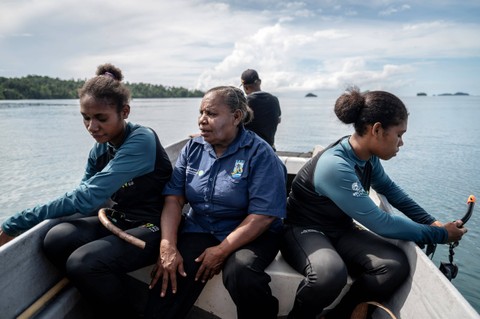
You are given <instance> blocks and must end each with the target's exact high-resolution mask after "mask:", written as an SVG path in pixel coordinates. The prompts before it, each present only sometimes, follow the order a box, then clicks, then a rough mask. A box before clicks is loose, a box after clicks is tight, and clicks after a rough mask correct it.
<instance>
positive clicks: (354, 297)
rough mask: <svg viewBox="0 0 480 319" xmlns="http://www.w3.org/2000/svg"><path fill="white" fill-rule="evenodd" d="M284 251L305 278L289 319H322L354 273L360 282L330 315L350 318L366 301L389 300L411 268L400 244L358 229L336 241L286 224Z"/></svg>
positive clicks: (336, 318) (288, 259)
mask: <svg viewBox="0 0 480 319" xmlns="http://www.w3.org/2000/svg"><path fill="white" fill-rule="evenodd" d="M280 249H281V252H282V256H283V257H284V258H285V260H286V261H287V262H288V263H289V264H290V265H291V266H292V267H293V268H294V269H295V270H297V271H298V272H299V273H301V274H302V275H304V276H305V278H304V279H303V280H302V281H301V282H300V284H299V286H298V289H297V293H296V298H295V303H294V306H293V309H292V310H291V312H290V314H289V318H301V319H309V318H316V316H317V315H319V314H320V313H322V311H323V310H324V308H326V307H328V306H329V305H330V304H332V302H334V301H335V299H336V298H337V297H338V296H339V294H340V293H341V291H342V289H343V288H344V287H345V285H346V283H347V276H348V274H350V275H351V276H352V277H353V278H355V281H354V283H353V284H352V286H351V287H350V289H349V290H348V292H347V294H346V295H345V296H344V297H343V298H342V300H341V301H340V303H339V304H338V305H337V306H336V307H335V308H334V309H333V310H332V311H330V312H328V313H327V314H326V317H327V318H335V319H343V318H350V315H351V313H352V311H353V309H354V307H355V306H356V305H357V304H358V303H360V302H363V301H372V300H374V301H378V302H383V301H385V300H387V299H388V298H389V297H390V296H391V295H392V293H394V292H395V290H396V289H397V288H398V287H399V286H400V284H401V283H403V282H404V281H405V279H406V278H407V276H408V274H409V272H410V267H409V263H408V259H407V257H406V255H405V253H404V252H403V251H402V250H401V249H400V248H398V247H397V246H396V245H394V244H392V243H390V242H388V241H386V240H385V239H383V238H381V237H380V236H378V235H376V234H373V233H371V232H369V231H366V230H362V229H358V228H355V229H353V230H351V231H347V232H345V233H343V234H342V235H341V236H340V237H339V238H337V239H336V240H331V239H329V238H328V237H327V236H325V235H324V234H323V233H322V232H319V231H317V230H314V229H311V228H308V227H295V226H285V232H284V236H283V239H282V243H281V248H280Z"/></svg>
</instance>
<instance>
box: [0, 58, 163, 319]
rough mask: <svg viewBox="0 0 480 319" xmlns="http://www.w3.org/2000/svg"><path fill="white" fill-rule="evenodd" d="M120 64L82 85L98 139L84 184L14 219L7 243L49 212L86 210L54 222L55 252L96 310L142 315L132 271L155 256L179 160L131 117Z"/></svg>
mask: <svg viewBox="0 0 480 319" xmlns="http://www.w3.org/2000/svg"><path fill="white" fill-rule="evenodd" d="M122 79H123V75H122V72H121V70H120V69H118V68H116V67H115V66H113V65H111V64H104V65H100V66H99V67H98V69H97V76H95V77H93V78H91V79H90V80H88V81H87V82H86V83H85V85H84V86H83V87H82V88H81V89H80V90H79V96H80V113H81V114H82V117H83V122H84V125H85V127H86V129H87V131H88V133H89V134H91V136H92V137H93V138H94V139H95V141H96V143H95V144H94V146H93V148H92V149H91V151H90V154H89V156H88V162H87V166H86V171H85V175H84V177H83V178H82V181H81V183H80V185H78V186H77V187H76V188H75V189H73V190H71V191H69V192H67V193H65V194H64V195H63V196H61V197H59V198H57V199H55V200H53V201H51V202H49V203H46V204H44V205H38V206H36V207H34V208H30V209H26V210H24V211H22V212H19V213H17V214H16V215H14V216H12V217H10V218H9V219H7V220H6V221H5V222H4V223H3V225H2V230H1V231H0V245H1V244H3V243H5V242H7V241H8V240H11V239H13V237H14V236H17V235H19V234H21V233H22V232H24V231H26V230H28V229H30V228H32V227H33V226H35V225H36V224H38V223H40V222H41V221H43V220H46V219H53V218H59V217H64V216H69V215H73V214H76V213H79V214H82V215H84V216H81V217H79V218H74V219H69V220H68V221H64V222H61V223H60V224H58V225H56V226H54V227H53V228H52V229H50V231H49V232H48V233H47V235H46V237H45V240H44V250H45V253H46V255H47V257H48V258H49V259H50V261H52V263H53V264H54V265H55V266H57V267H58V269H60V270H61V271H62V272H64V273H65V274H66V276H67V277H68V278H69V279H70V281H71V282H73V284H74V285H75V286H76V287H77V288H78V289H79V291H80V292H81V293H82V295H83V296H84V297H85V298H86V299H87V300H89V301H90V302H91V305H92V310H93V316H94V317H95V318H129V319H132V318H136V317H137V315H136V314H135V313H134V309H133V303H132V301H131V300H130V299H129V298H128V295H127V290H126V287H125V283H124V277H125V274H126V273H128V272H130V271H133V270H135V269H138V268H141V267H144V266H147V265H150V264H153V263H154V262H155V260H156V258H157V253H158V243H159V240H160V231H159V222H158V218H159V216H160V213H161V211H162V208H163V203H164V200H163V196H162V195H161V193H162V190H163V187H164V185H165V184H166V183H167V181H168V180H169V178H170V176H171V172H172V164H171V163H170V160H169V158H168V156H167V153H166V152H165V150H164V148H163V146H162V145H161V144H160V141H159V139H158V137H157V135H156V133H155V132H154V131H153V130H152V129H150V128H147V127H143V126H140V125H136V124H132V123H128V122H127V121H126V119H127V118H128V115H129V113H130V105H129V100H130V91H129V90H128V88H127V87H126V86H125V85H124V84H123V83H122V82H121V80H122ZM106 202H111V203H113V207H112V208H113V209H112V210H109V212H110V213H111V214H112V216H109V217H110V218H111V221H112V222H113V223H114V224H116V226H117V227H119V228H121V229H123V230H125V231H127V232H128V233H130V234H132V235H134V236H136V237H138V238H140V239H142V240H143V241H145V242H146V243H147V244H146V247H145V249H143V250H142V249H140V248H137V247H135V246H133V245H131V244H129V243H127V242H125V241H123V240H122V239H120V238H119V237H117V236H115V235H113V234H112V233H110V231H109V230H107V229H106V228H105V227H103V225H102V224H101V223H100V221H99V219H98V217H97V216H96V215H97V211H98V209H99V208H100V207H102V205H105V203H106Z"/></svg>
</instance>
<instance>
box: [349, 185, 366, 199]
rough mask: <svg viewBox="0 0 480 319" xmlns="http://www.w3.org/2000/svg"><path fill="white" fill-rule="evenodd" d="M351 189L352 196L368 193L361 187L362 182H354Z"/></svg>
mask: <svg viewBox="0 0 480 319" xmlns="http://www.w3.org/2000/svg"><path fill="white" fill-rule="evenodd" d="M352 190H353V196H354V197H360V196H364V195H368V193H367V192H366V191H365V190H364V189H363V186H362V184H360V183H359V182H355V183H353V184H352Z"/></svg>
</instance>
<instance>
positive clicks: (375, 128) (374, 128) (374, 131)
mask: <svg viewBox="0 0 480 319" xmlns="http://www.w3.org/2000/svg"><path fill="white" fill-rule="evenodd" d="M380 130H383V127H382V123H380V122H376V123H375V124H373V125H372V134H373V135H374V136H377V135H378V134H379V133H380Z"/></svg>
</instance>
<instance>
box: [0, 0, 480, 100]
mask: <svg viewBox="0 0 480 319" xmlns="http://www.w3.org/2000/svg"><path fill="white" fill-rule="evenodd" d="M246 3H247V2H242V3H239V2H233V1H232V2H230V1H224V2H211V1H202V0H190V1H189V0H178V1H166V0H161V1H159V0H143V1H141V2H138V1H133V0H125V1H120V2H119V1H113V0H105V1H101V2H98V1H93V0H86V1H83V2H80V1H76V0H63V1H56V0H43V1H33V0H15V1H8V0H2V2H0V46H1V47H2V50H0V76H24V75H27V74H40V75H49V76H54V77H61V78H87V77H90V76H91V75H93V73H94V71H95V68H96V66H97V65H99V64H101V63H104V62H106V61H109V62H112V63H114V64H117V65H118V66H119V67H121V68H122V70H124V73H125V77H126V80H127V81H130V82H149V83H156V84H163V85H169V86H184V87H188V88H200V89H208V88H209V87H211V86H213V85H219V84H232V85H238V84H239V77H240V74H241V72H242V71H243V70H244V69H246V68H255V69H257V70H258V71H259V72H260V75H261V77H262V80H263V85H262V88H263V89H265V90H273V91H277V92H291V91H295V90H300V91H302V90H338V89H339V88H343V87H344V85H345V83H347V82H348V83H350V82H360V84H364V85H366V86H371V87H384V86H389V87H393V86H396V89H398V90H401V89H402V86H405V85H407V86H408V85H410V86H412V85H414V83H415V76H416V75H417V74H418V72H422V68H424V66H425V65H426V64H425V63H429V62H432V61H434V62H432V63H438V62H439V59H449V60H455V59H457V60H458V61H459V63H460V62H461V61H462V59H473V61H476V63H480V62H479V56H480V43H479V41H477V38H478V34H479V32H480V25H479V23H478V21H472V20H471V19H470V20H469V19H463V18H462V17H457V16H449V14H450V13H449V12H450V11H442V7H441V5H439V4H438V3H437V2H429V1H426V2H423V3H422V5H423V6H436V11H439V12H442V14H441V15H440V16H438V17H436V18H435V17H431V16H428V17H427V16H426V17H423V18H422V16H421V15H419V14H418V10H420V9H419V8H418V7H417V6H415V7H414V6H413V5H409V4H402V2H398V1H368V2H364V3H362V4H361V5H356V3H357V2H355V1H303V2H300V1H296V2H275V1H267V2H266V3H267V4H265V3H263V2H258V1H257V2H256V3H255V4H254V3H253V2H252V3H250V5H252V6H253V5H254V7H248V6H246V5H245V6H243V7H239V4H246ZM262 3H263V4H262ZM445 3H446V4H447V5H451V4H452V2H449V1H443V4H442V5H444V4H445ZM466 3H467V4H466V5H468V6H470V10H469V11H467V10H465V14H467V13H468V14H469V13H470V12H471V11H472V8H473V11H475V10H477V12H478V9H479V7H478V5H475V3H474V2H466ZM449 8H450V7H448V8H447V9H449ZM455 8H461V7H460V5H459V4H457V5H456V7H455ZM377 12H383V14H387V13H388V14H389V15H388V17H387V16H385V15H378V14H377ZM425 13H426V14H427V13H428V14H430V11H425ZM400 14H401V19H395V18H394V17H395V16H397V15H400ZM472 69H475V68H472ZM476 69H478V66H477V68H476ZM432 70H434V71H435V72H437V73H436V74H434V75H432V76H435V77H437V78H438V77H440V76H441V73H440V72H441V70H440V69H438V70H435V68H429V71H430V72H431V71H432ZM462 70H463V71H462V72H469V71H468V68H462ZM472 76H476V75H471V74H465V78H469V79H471V78H472ZM460 78H461V77H460ZM445 80H446V81H448V79H445ZM412 83H413V84H412ZM477 91H478V90H477ZM479 93H480V92H479Z"/></svg>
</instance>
